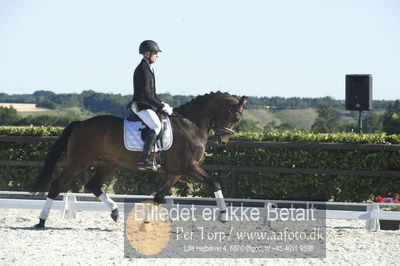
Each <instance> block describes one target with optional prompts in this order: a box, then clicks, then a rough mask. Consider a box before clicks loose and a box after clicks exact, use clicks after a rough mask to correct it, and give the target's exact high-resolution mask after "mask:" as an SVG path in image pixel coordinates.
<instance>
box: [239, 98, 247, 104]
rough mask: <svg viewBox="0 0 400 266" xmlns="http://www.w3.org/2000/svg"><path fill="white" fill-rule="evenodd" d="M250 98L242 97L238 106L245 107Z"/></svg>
mask: <svg viewBox="0 0 400 266" xmlns="http://www.w3.org/2000/svg"><path fill="white" fill-rule="evenodd" d="M247 99H248V97H246V96H242V98H240V100H239V103H238V105H244V104H245V103H246V102H247Z"/></svg>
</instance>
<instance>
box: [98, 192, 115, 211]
mask: <svg viewBox="0 0 400 266" xmlns="http://www.w3.org/2000/svg"><path fill="white" fill-rule="evenodd" d="M99 200H101V201H102V202H103V203H104V204H105V205H107V207H108V208H110V210H111V211H112V210H115V209H116V208H118V205H117V203H115V202H114V201H113V200H112V199H111V198H110V197H109V196H108V195H107V194H104V193H101V195H100V196H99Z"/></svg>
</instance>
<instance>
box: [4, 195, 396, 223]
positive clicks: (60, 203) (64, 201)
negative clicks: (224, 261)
mask: <svg viewBox="0 0 400 266" xmlns="http://www.w3.org/2000/svg"><path fill="white" fill-rule="evenodd" d="M109 196H110V197H111V198H112V199H113V200H114V201H115V202H116V203H117V205H118V208H119V209H120V210H125V203H129V204H130V206H132V203H141V202H143V201H145V200H152V199H153V196H143V195H112V194H111V195H110V194H109ZM45 197H46V194H36V195H33V194H32V193H30V192H15V191H0V208H15V209H42V207H43V205H44V202H45ZM225 201H226V203H227V205H228V211H229V206H230V205H233V206H239V207H240V206H243V207H252V208H258V209H259V213H260V216H261V217H263V218H264V220H263V224H264V225H266V226H271V223H270V221H268V220H267V215H268V208H270V206H271V204H276V206H277V207H278V208H277V209H276V210H275V211H276V212H277V213H279V212H280V210H282V208H286V209H287V208H294V209H295V208H304V206H313V207H312V208H313V214H314V217H315V218H317V219H318V218H321V219H352V220H365V229H366V230H368V231H376V230H378V229H379V220H380V219H382V220H396V221H400V211H383V210H382V209H381V208H380V207H382V206H399V204H396V203H376V202H371V203H353V202H321V201H292V200H260V199H233V198H225ZM177 204H179V205H180V206H181V207H190V206H192V205H194V206H195V207H196V214H201V212H202V211H203V209H204V208H210V207H215V208H217V207H216V200H215V199H213V198H190V197H166V198H165V203H164V204H163V206H164V207H166V208H172V207H174V206H176V205H177ZM318 206H320V207H321V206H323V208H324V209H321V208H318ZM52 209H58V210H61V211H62V212H61V214H62V218H63V219H66V218H75V217H76V213H77V211H110V210H109V209H108V207H107V206H106V205H105V204H104V203H102V202H101V201H99V200H98V199H97V198H96V197H95V196H94V195H93V194H86V193H61V194H60V196H59V197H57V199H56V200H55V201H54V204H53V206H52Z"/></svg>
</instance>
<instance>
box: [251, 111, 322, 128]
mask: <svg viewBox="0 0 400 266" xmlns="http://www.w3.org/2000/svg"><path fill="white" fill-rule="evenodd" d="M316 117H317V111H316V110H315V109H286V110H268V109H247V110H246V111H245V113H244V118H245V119H251V120H254V121H256V122H259V123H260V124H261V125H262V126H266V125H268V124H270V123H275V124H276V125H280V124H282V123H290V124H293V125H295V126H296V127H297V128H299V129H306V130H309V129H310V128H311V125H312V124H313V123H314V121H315V118H316Z"/></svg>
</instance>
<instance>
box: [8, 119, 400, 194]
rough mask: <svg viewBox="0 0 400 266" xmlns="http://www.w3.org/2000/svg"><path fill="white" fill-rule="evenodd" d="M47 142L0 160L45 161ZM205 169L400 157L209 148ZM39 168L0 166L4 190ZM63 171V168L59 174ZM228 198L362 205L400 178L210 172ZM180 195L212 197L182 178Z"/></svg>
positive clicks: (124, 186)
mask: <svg viewBox="0 0 400 266" xmlns="http://www.w3.org/2000/svg"><path fill="white" fill-rule="evenodd" d="M61 131H62V128H59V127H20V128H16V127H0V135H14V136H56V135H58V134H60V132H61ZM232 139H237V140H263V141H276V142H281V141H282V142H336V143H373V144H399V143H400V135H385V134H369V135H359V134H309V133H302V132H298V131H269V132H266V133H264V134H259V133H241V134H236V135H234V136H233V137H232ZM48 145H49V143H0V160H43V159H44V155H45V152H46V149H47V147H48ZM205 163H206V164H227V165H246V166H266V167H299V168H331V169H354V170H378V171H382V170H396V171H400V152H398V151H396V152H394V151H358V150H349V151H346V150H314V149H312V150H307V149H282V148H281V149H265V148H252V149H249V148H229V149H225V148H221V147H209V148H208V149H207V153H206V160H205ZM38 170H39V169H38V168H36V167H1V170H0V190H26V189H27V188H28V187H29V185H30V184H31V183H32V182H33V180H34V179H35V177H36V174H37V172H38ZM58 171H60V169H59V170H58ZM89 172H90V173H89V175H81V176H79V177H78V178H75V180H74V181H73V184H71V186H70V187H69V189H70V190H72V191H76V192H78V191H82V190H83V185H84V183H85V182H87V181H88V179H89V178H90V176H91V174H92V173H93V172H94V170H93V169H92V170H90V171H89ZM212 175H213V176H214V178H216V180H218V181H219V182H220V183H221V185H222V187H223V191H224V194H225V196H226V197H239V198H270V199H297V200H335V201H364V200H367V199H368V197H369V195H370V194H375V195H382V196H387V195H390V194H392V193H396V192H399V191H400V180H399V179H398V178H389V177H388V178H381V177H362V176H348V175H346V176H343V175H336V176H333V175H298V174H268V173H240V174H238V173H230V172H215V173H212ZM162 178H163V176H162V175H159V174H153V173H140V172H130V171H127V170H124V169H121V170H119V171H118V172H117V173H116V174H115V176H114V179H113V180H112V181H111V182H110V183H108V184H106V185H107V187H108V188H109V189H112V191H113V192H115V193H119V194H123V193H127V194H152V193H154V192H155V191H156V190H157V188H158V186H159V184H160V182H161V179H162ZM173 193H174V194H175V195H178V196H187V195H192V196H203V197H209V196H212V195H213V193H212V191H210V190H209V188H208V187H206V186H205V185H204V184H202V183H199V182H197V181H193V180H191V179H189V178H188V177H183V178H182V179H181V180H180V181H179V182H178V183H177V184H176V186H175V187H174V189H173Z"/></svg>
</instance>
